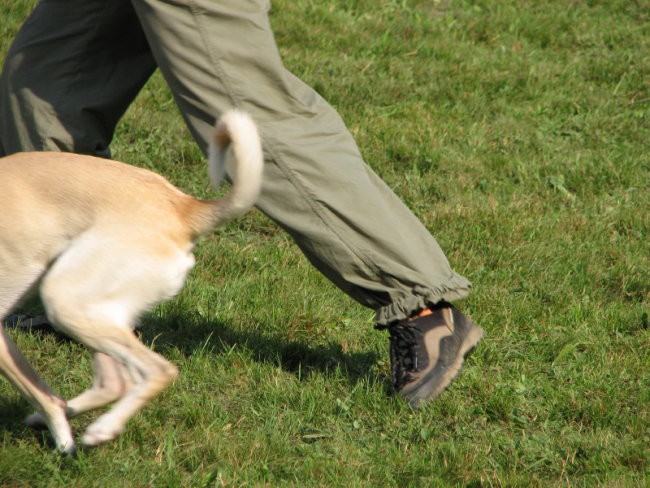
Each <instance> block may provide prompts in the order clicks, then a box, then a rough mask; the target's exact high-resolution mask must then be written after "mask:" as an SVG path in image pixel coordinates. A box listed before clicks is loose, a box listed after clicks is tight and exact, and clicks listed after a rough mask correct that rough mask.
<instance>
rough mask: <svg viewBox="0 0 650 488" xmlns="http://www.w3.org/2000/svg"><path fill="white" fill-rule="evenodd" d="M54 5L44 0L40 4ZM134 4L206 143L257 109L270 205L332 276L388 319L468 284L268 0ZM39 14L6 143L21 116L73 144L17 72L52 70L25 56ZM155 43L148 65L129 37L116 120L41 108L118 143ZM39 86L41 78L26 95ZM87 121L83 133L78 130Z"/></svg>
mask: <svg viewBox="0 0 650 488" xmlns="http://www.w3.org/2000/svg"><path fill="white" fill-rule="evenodd" d="M48 3H50V2H48V1H47V0H44V1H43V2H42V3H41V4H39V7H41V8H42V6H43V5H44V4H48ZM52 3H55V2H52ZM82 3H84V2H82ZM101 3H102V4H104V2H101ZM106 3H109V4H112V3H113V2H106ZM118 3H120V5H121V4H122V2H118ZM132 3H133V6H134V7H135V11H136V12H137V16H138V19H139V22H140V25H141V27H142V29H143V31H144V33H145V35H146V39H147V41H148V47H150V49H151V53H153V57H154V59H155V62H156V63H157V64H158V66H159V67H160V69H161V71H162V73H163V76H164V77H165V79H166V81H167V83H168V84H169V86H170V88H171V90H172V92H173V94H174V97H175V99H176V102H177V103H178V106H179V108H180V110H181V112H182V114H183V117H184V118H185V121H186V122H187V124H188V127H189V128H190V131H191V132H192V134H193V135H194V137H195V138H196V140H197V142H198V143H199V145H200V146H201V148H202V149H203V150H204V151H205V149H206V147H207V141H208V138H209V135H210V133H211V130H212V126H213V124H214V121H215V119H216V118H217V117H218V116H219V115H220V114H221V113H223V111H225V110H226V109H228V108H231V107H238V108H241V109H244V110H246V111H248V112H249V113H251V115H252V116H253V118H254V119H255V121H256V122H257V124H258V125H259V127H260V132H261V134H262V139H263V144H264V151H265V155H266V159H267V163H268V164H267V165H266V168H265V179H264V186H263V191H262V195H261V198H260V201H259V204H258V206H259V208H260V209H261V210H262V211H263V212H265V213H266V214H267V215H269V216H270V217H271V218H272V219H274V220H275V221H276V222H277V223H278V224H279V225H280V226H282V227H283V228H284V229H285V230H287V231H288V232H289V233H290V235H292V237H293V238H294V239H295V241H296V242H297V244H298V246H299V247H300V248H301V250H302V251H303V252H304V253H305V255H306V256H307V258H308V259H309V260H310V262H312V263H313V264H314V266H316V267H317V269H319V270H320V271H321V272H322V273H324V274H325V276H327V277H328V278H329V279H330V280H331V281H332V282H334V283H335V284H336V285H337V286H338V287H339V288H341V289H342V290H343V291H345V292H346V293H348V294H349V295H350V296H352V297H353V298H354V299H356V300H357V301H358V302H359V303H361V304H363V305H365V306H367V307H371V308H373V309H376V310H377V321H378V323H379V324H387V323H390V322H392V321H394V320H399V319H402V318H405V317H407V316H408V315H410V314H411V313H412V312H413V311H415V310H417V309H421V308H423V307H425V306H427V305H430V304H433V303H436V302H438V301H440V300H448V301H453V300H455V299H458V298H462V297H464V296H465V295H467V294H468V292H469V289H470V284H469V282H468V281H467V280H466V279H465V278H463V277H462V276H459V275H458V274H456V273H455V272H454V271H453V270H452V269H451V268H450V266H449V263H448V262H447V259H446V258H445V256H444V254H443V252H442V250H441V249H440V247H439V246H438V244H437V243H436V241H435V240H434V239H433V237H432V236H431V235H430V234H429V232H428V231H427V230H426V229H425V228H424V226H423V225H422V224H421V223H420V222H419V221H418V220H417V219H416V218H415V216H414V215H413V214H412V213H411V212H410V211H409V210H408V208H406V206H405V205H404V204H403V203H402V202H401V201H400V200H399V199H398V198H397V197H396V196H395V195H394V194H393V192H392V191H391V190H390V189H389V188H388V187H387V186H386V185H385V184H384V183H383V182H382V181H381V180H380V179H379V178H378V177H377V176H376V175H375V174H374V173H373V172H372V170H371V169H370V168H369V167H368V166H367V165H366V164H365V163H364V162H363V160H362V158H361V156H360V154H359V151H358V148H357V147H356V144H355V143H354V141H353V139H352V137H351V135H350V134H349V132H348V130H347V129H346V127H345V125H344V123H343V122H342V120H341V119H340V117H339V116H338V114H337V113H336V111H335V110H334V109H333V108H332V107H330V106H329V105H328V104H327V103H326V102H325V101H324V100H323V99H322V98H321V97H320V96H319V95H318V94H317V93H315V92H314V91H313V90H312V89H311V88H309V87H308V86H306V85H305V84H304V83H302V82H301V81H300V80H298V79H297V78H295V77H294V76H293V75H291V74H290V73H289V72H288V71H286V70H285V69H284V67H283V65H282V62H281V59H280V56H279V53H278V51H277V48H276V46H275V41H274V38H273V34H272V32H271V28H270V25H269V22H268V9H269V3H268V1H265V0H220V1H210V0H193V1H181V0H132ZM37 10H38V8H37ZM68 10H69V9H66V12H67V11H68ZM35 14H36V12H35ZM35 14H34V15H32V17H30V19H32V21H31V23H32V24H36V26H34V25H32V26H30V27H29V28H25V29H24V30H25V31H27V32H26V33H24V32H23V31H21V35H19V36H18V39H17V43H18V40H21V39H22V42H21V43H18V47H16V48H15V49H14V48H12V52H13V54H12V55H10V56H9V61H8V62H9V63H10V68H13V69H10V70H9V72H10V73H13V76H9V77H8V80H5V79H4V78H3V83H2V85H3V87H2V98H0V100H1V102H0V103H2V106H0V109H2V112H3V113H4V112H5V107H4V105H5V104H6V102H5V99H10V100H15V99H17V100H18V101H16V102H15V106H14V105H12V106H11V107H10V109H11V110H9V112H10V115H9V116H7V117H5V116H4V115H3V118H2V119H0V122H1V123H2V125H3V130H2V132H0V140H1V141H2V145H3V146H4V145H5V144H6V143H5V140H6V136H5V134H4V132H5V128H6V126H7V121H8V120H11V119H12V118H15V119H19V123H18V124H16V125H17V126H20V129H18V131H21V132H25V133H27V134H29V136H28V137H25V136H24V137H23V138H22V139H23V140H24V142H22V141H21V142H20V144H26V143H31V142H32V141H33V140H34V139H39V138H43V139H45V140H48V141H53V142H54V143H53V144H50V145H49V146H47V148H54V149H57V148H58V149H62V148H63V146H62V145H59V144H57V143H58V140H57V137H61V138H63V136H56V137H55V136H52V135H50V134H51V133H53V132H56V131H54V130H49V129H51V128H48V124H49V122H48V123H45V124H40V125H41V129H40V130H36V129H34V128H33V127H34V126H36V125H38V124H31V125H30V124H28V123H26V120H27V119H29V112H30V110H31V108H30V107H29V104H28V103H26V102H25V100H26V99H27V98H34V97H28V96H26V95H25V92H22V93H21V92H20V88H21V87H20V86H17V85H16V83H15V79H14V77H16V75H15V73H16V72H21V73H22V74H23V75H26V74H29V75H30V76H27V78H28V79H30V80H31V79H32V78H35V77H37V76H38V75H39V74H40V76H45V77H46V74H45V72H43V71H40V70H39V73H32V72H30V70H29V69H28V68H26V67H25V66H19V67H20V69H16V68H15V65H14V64H13V63H15V62H17V61H16V60H17V59H18V58H20V56H19V53H21V52H23V51H26V50H29V49H28V48H29V46H30V43H31V42H37V41H38V39H39V38H42V37H47V36H46V35H45V33H46V32H49V31H48V28H50V27H51V26H50V23H51V20H49V19H48V17H47V16H45V15H40V16H38V17H35ZM61 22H62V23H64V20H63V19H62V20H61ZM29 23H30V22H29V21H28V24H29ZM135 30H136V31H137V29H135ZM79 35H81V34H79ZM148 47H147V49H144V48H143V49H142V50H141V52H140V58H139V60H140V62H141V63H142V60H145V59H146V60H148V63H147V64H145V63H142V64H143V66H146V67H147V69H146V70H145V69H142V67H140V69H136V68H137V66H136V65H137V64H138V63H137V62H136V61H135V59H136V58H138V56H135V55H136V53H138V50H137V49H130V48H129V46H125V48H126V50H127V51H129V53H130V55H131V56H133V58H130V57H129V56H127V58H129V59H133V62H132V63H131V66H130V67H131V68H133V73H132V79H133V82H132V83H130V84H128V85H125V84H118V83H115V86H107V87H105V92H104V95H105V98H104V100H106V101H108V102H110V100H114V101H115V102H116V104H109V105H111V106H113V107H116V108H115V110H114V111H113V112H112V113H109V114H108V116H106V114H105V112H103V111H99V112H101V113H102V117H100V118H99V120H103V117H106V119H107V121H106V122H103V123H99V122H98V121H95V122H96V123H95V124H91V125H90V127H85V128H86V129H87V130H83V129H84V126H83V124H81V122H80V119H81V115H82V114H85V113H87V112H90V113H92V114H93V115H96V113H97V112H98V110H93V109H90V110H73V111H72V115H71V116H69V117H66V115H68V114H66V113H64V112H62V111H60V110H59V109H57V110H55V111H54V112H53V113H52V114H48V113H47V110H45V111H43V113H38V114H36V115H35V116H34V117H35V118H39V119H42V118H45V119H46V117H47V116H48V115H50V116H51V118H52V119H54V120H55V121H56V123H57V124H60V126H61V130H59V131H58V132H60V133H61V134H65V135H67V137H68V139H69V144H70V145H71V147H72V148H73V149H74V150H75V151H78V152H92V151H97V147H100V148H103V147H107V145H108V143H109V142H110V135H112V130H113V128H114V125H115V123H116V120H117V118H119V115H121V113H122V112H123V110H124V108H125V107H126V105H128V103H127V102H130V101H131V99H132V97H133V96H134V93H135V92H137V89H139V88H140V86H141V85H142V83H144V80H145V79H146V77H148V76H149V74H150V70H151V69H153V68H152V66H153V65H152V62H151V59H150V54H149V51H148ZM68 57H69V58H75V57H76V56H68ZM33 59H34V61H37V60H38V59H36V58H33ZM36 64H37V65H38V64H39V63H36ZM107 64H108V70H109V71H110V70H111V67H112V69H116V66H118V65H120V64H122V65H123V66H125V64H124V62H123V61H122V60H121V59H120V60H117V59H115V58H112V59H107ZM5 70H7V68H6V67H5ZM99 72H101V70H98V69H97V70H96V71H93V70H92V69H90V70H89V72H88V73H86V72H85V71H84V73H83V78H84V79H85V80H87V82H88V83H90V80H93V79H95V77H97V76H99ZM123 74H124V73H123ZM133 75H135V76H133ZM17 78H21V77H17ZM123 78H124V77H123V76H122V77H120V79H123ZM95 82H97V81H95ZM31 83H32V84H33V85H38V83H36V82H34V81H32V82H31ZM126 87H128V89H127V88H126ZM41 88H42V87H41ZM33 92H34V88H32V89H31V91H27V92H26V93H27V94H28V95H31V94H32V93H33ZM16 93H18V95H16ZM43 93H44V95H41V96H39V97H37V98H38V99H39V100H40V99H41V98H43V99H44V100H45V101H46V104H44V105H46V106H49V105H51V104H52V103H53V102H52V100H59V101H60V100H61V98H63V99H64V100H66V101H67V102H66V103H72V104H74V105H75V106H77V105H79V104H80V103H81V102H80V101H79V100H80V97H79V96H78V95H79V93H77V92H70V91H65V90H64V88H63V87H59V89H58V90H57V89H52V90H43ZM66 97H68V98H66ZM83 100H84V101H86V102H87V100H85V99H83ZM55 105H56V104H55ZM102 107H103V108H104V105H102ZM46 120H47V119H46ZM27 122H29V121H28V120H27ZM55 127H56V124H55ZM79 127H80V128H81V129H82V130H81V131H75V130H74V129H76V128H79ZM101 129H103V130H101ZM89 135H91V136H92V137H90V138H89ZM98 136H102V137H98ZM95 139H96V140H97V141H99V142H97V141H96V140H95ZM79 141H84V143H83V144H82V143H81V142H79ZM5 151H6V152H9V151H8V150H7V148H5Z"/></svg>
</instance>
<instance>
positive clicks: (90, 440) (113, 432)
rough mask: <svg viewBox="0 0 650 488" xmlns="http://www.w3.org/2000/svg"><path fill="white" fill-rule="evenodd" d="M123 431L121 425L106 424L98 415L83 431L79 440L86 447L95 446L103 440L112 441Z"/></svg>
mask: <svg viewBox="0 0 650 488" xmlns="http://www.w3.org/2000/svg"><path fill="white" fill-rule="evenodd" d="M122 432H124V427H123V426H115V425H106V422H102V418H101V417H100V418H99V419H98V420H97V421H96V422H94V423H92V424H91V425H90V426H89V427H88V428H87V429H86V432H84V435H83V437H82V438H81V442H82V444H83V445H84V446H86V447H95V446H98V445H100V444H102V443H104V442H107V441H112V440H113V439H115V438H117V437H118V436H119V435H120V434H121V433H122Z"/></svg>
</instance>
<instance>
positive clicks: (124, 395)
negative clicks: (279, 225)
mask: <svg viewBox="0 0 650 488" xmlns="http://www.w3.org/2000/svg"><path fill="white" fill-rule="evenodd" d="M229 146H231V147H232V151H233V154H234V159H235V164H234V165H233V167H232V171H231V176H232V179H233V187H232V191H231V192H230V193H229V194H228V195H227V196H226V197H224V198H222V199H220V200H215V201H201V200H197V199H195V198H193V197H191V196H189V195H186V194H184V193H182V192H181V191H180V190H178V189H177V188H175V187H174V186H172V185H171V184H170V183H169V182H168V181H167V180H165V179H164V178H162V177H161V176H159V175H156V174H155V173H152V172H150V171H147V170H144V169H141V168H136V167H133V166H129V165H126V164H123V163H118V162H115V161H109V160H105V159H99V158H94V157H91V156H81V155H75V154H69V153H55V152H42V153H19V154H14V155H12V156H8V157H6V158H2V159H0V372H2V373H3V374H4V375H5V376H6V377H7V378H8V379H9V381H11V383H13V384H14V386H15V387H16V388H17V389H18V390H19V391H20V392H22V393H23V394H24V395H25V396H26V397H27V399H28V400H29V401H30V402H31V403H32V405H33V406H34V407H35V408H36V410H37V413H35V414H34V415H31V416H30V417H28V419H27V422H28V423H30V424H43V423H44V424H46V425H47V426H48V427H49V429H50V431H51V433H52V435H53V437H54V440H55V443H56V446H57V449H59V450H61V451H63V452H67V453H70V452H73V451H74V449H75V446H74V441H73V438H72V434H71V431H70V426H69V424H68V421H67V417H70V416H73V415H77V414H79V413H81V412H85V411H87V410H90V409H94V408H97V407H100V406H103V405H107V404H108V403H111V402H114V401H117V403H116V404H115V405H114V406H113V408H112V409H111V410H109V411H108V412H107V413H105V414H103V415H101V416H100V417H99V418H98V419H97V420H96V421H95V422H94V423H92V424H91V425H90V426H89V427H88V429H87V430H86V432H85V433H84V435H83V438H82V443H83V444H84V445H87V446H95V445H98V444H100V443H102V442H105V441H108V440H111V439H114V438H115V437H117V436H118V435H119V434H120V433H121V432H122V431H123V430H124V426H125V423H126V422H127V420H128V419H129V418H130V417H131V416H132V415H133V414H134V413H136V412H137V411H138V410H139V409H141V408H142V407H143V406H144V405H145V404H146V403H147V402H148V401H149V400H150V399H151V398H152V397H153V396H155V395H156V394H157V393H159V392H160V391H161V390H163V389H164V388H165V387H166V386H167V385H168V384H169V383H170V382H171V381H172V380H173V379H174V378H175V377H176V375H177V369H176V367H175V366H173V365H172V364H171V363H169V362H168V361H166V360H165V359H164V358H162V357H161V356H159V355H158V354H156V353H154V352H153V351H151V350H150V349H149V348H147V347H145V346H144V345H143V344H142V343H141V342H139V341H138V340H137V338H136V336H135V335H134V333H133V328H134V324H135V321H136V319H137V317H138V316H139V315H140V314H142V313H143V312H145V311H146V310H148V309H149V308H150V307H151V306H153V305H154V304H155V303H157V302H160V301H162V300H165V299H168V298H170V297H172V296H174V295H175V294H176V293H178V292H179V291H180V289H181V288H182V286H183V284H184V282H185V277H186V275H187V273H188V271H189V270H190V269H191V268H192V266H193V265H194V256H193V255H192V247H193V245H194V242H195V240H196V239H197V238H198V237H199V235H201V234H203V233H205V232H207V231H209V230H211V229H212V228H213V227H214V226H216V225H218V224H220V223H222V222H224V221H225V220H227V219H230V218H233V217H236V216H238V215H240V214H242V213H244V212H246V211H247V210H249V209H250V208H251V206H252V205H253V204H254V203H255V201H256V199H257V197H258V195H259V192H260V187H261V181H262V168H263V156H262V149H261V143H260V138H259V135H258V133H257V129H256V127H255V125H254V124H253V122H252V120H251V119H250V118H249V117H248V116H247V115H245V114H243V113H241V112H236V111H233V112H229V113H227V114H225V115H224V116H223V117H222V119H221V120H220V121H219V123H218V124H217V127H216V130H215V136H214V142H213V144H212V147H211V151H210V158H209V160H210V161H209V171H210V178H211V181H212V183H213V184H215V185H217V184H219V182H220V180H221V178H222V176H223V174H224V171H225V169H224V166H225V159H226V150H227V149H228V147H229ZM35 236H36V238H35ZM37 286H40V294H41V299H42V301H43V304H44V306H45V308H46V311H47V315H48V318H49V320H50V321H51V322H52V324H53V325H54V326H55V327H56V329H58V330H60V331H61V332H64V333H65V334H67V335H69V336H71V337H73V338H74V339H76V340H78V341H79V342H81V343H82V344H85V345H86V346H87V347H88V348H90V350H91V351H93V353H94V355H93V365H94V376H95V378H94V382H93V386H92V387H91V388H90V389H89V390H88V391H86V392H84V393H82V394H81V395H79V396H78V397H76V398H74V399H72V400H70V401H68V402H65V401H64V400H62V399H61V398H59V397H58V396H57V395H55V394H54V393H53V392H52V391H51V390H50V388H49V387H48V386H47V384H45V382H44V381H43V380H41V379H40V378H39V377H38V375H37V374H36V373H35V372H34V370H33V369H32V368H31V366H30V365H29V363H28V362H27V360H26V359H25V358H24V357H23V355H22V354H21V353H20V351H19V350H18V349H17V347H16V345H15V344H14V343H13V342H12V341H11V339H10V338H9V337H8V335H7V334H6V332H5V331H4V330H3V329H2V325H1V324H2V319H4V317H5V316H6V315H7V314H8V313H9V311H10V310H11V309H12V308H13V307H14V306H15V305H16V304H17V303H18V302H19V301H20V299H21V298H22V297H23V296H25V295H26V294H27V293H28V292H29V291H30V290H33V289H34V288H35V287H37Z"/></svg>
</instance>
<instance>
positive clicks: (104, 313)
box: [41, 235, 194, 446]
mask: <svg viewBox="0 0 650 488" xmlns="http://www.w3.org/2000/svg"><path fill="white" fill-rule="evenodd" d="M143 247H144V246H143V242H142V240H139V241H137V242H135V243H131V242H129V241H128V239H126V238H124V239H121V240H119V241H115V240H110V249H111V251H112V252H111V253H106V252H105V249H106V248H107V245H105V241H103V236H101V235H99V236H92V235H87V236H85V239H84V241H79V242H78V243H76V245H75V247H74V248H69V249H68V250H67V251H66V254H64V255H62V256H61V257H60V259H59V260H58V261H57V263H55V265H54V266H53V268H52V269H51V270H50V272H49V273H48V275H47V276H46V277H45V278H44V280H43V283H42V286H41V297H42V299H43V304H44V305H45V308H46V310H47V312H48V317H49V318H50V320H51V321H52V323H53V325H54V326H55V327H56V328H57V329H59V330H61V331H62V332H64V333H66V334H67V335H69V336H71V337H73V338H74V339H76V340H78V341H79V342H81V343H82V344H84V345H86V346H87V347H88V348H89V349H90V350H91V351H93V352H95V353H103V354H105V355H107V356H110V357H111V358H112V360H114V361H115V362H117V363H120V365H122V367H123V368H124V370H126V371H128V373H129V377H130V379H131V381H132V382H133V384H132V386H131V388H130V389H129V390H128V391H126V392H125V394H124V395H123V396H122V397H121V398H119V400H118V401H117V402H116V403H115V404H114V405H113V407H112V408H111V410H109V411H108V412H106V413H105V414H103V415H101V416H100V417H99V418H98V419H97V420H96V421H95V422H94V423H92V424H91V425H90V426H89V427H88V429H87V430H86V433H85V434H84V436H83V443H84V444H85V445H88V446H95V445H98V444H101V443H102V442H105V441H108V440H111V439H114V438H116V437H117V436H118V435H119V434H120V433H121V432H122V431H123V430H124V427H125V424H126V422H127V421H128V420H129V418H131V416H133V414H135V413H136V412H137V411H138V410H140V409H141V408H142V407H143V406H144V405H145V404H146V403H147V402H148V401H149V400H150V399H151V398H153V397H154V396H155V395H157V394H158V393H159V392H160V391H162V390H163V389H164V388H165V387H166V386H167V385H169V383H171V381H173V379H174V378H175V377H176V375H177V374H178V372H177V369H176V367H175V366H174V365H172V364H171V363H170V362H168V361H166V360H165V359H164V358H163V357H162V356H160V355H158V354H156V353H154V352H153V351H152V350H150V349H149V348H147V347H146V346H145V345H144V344H142V343H141V342H140V341H139V340H138V338H137V337H136V336H135V334H134V333H133V325H134V322H135V320H136V318H137V317H138V316H139V315H140V314H141V313H142V312H144V311H145V310H147V309H148V308H149V307H150V306H151V305H153V304H154V303H157V302H159V301H161V300H164V299H166V298H169V297H171V296H173V295H174V294H176V293H177V292H178V291H179V290H180V288H181V286H182V285H183V282H184V280H185V276H186V274H187V271H188V270H189V269H190V268H191V265H192V264H193V263H194V260H193V258H192V256H191V255H188V254H187V253H183V252H181V251H179V250H178V249H177V247H174V246H173V245H170V246H169V247H168V248H166V247H165V242H164V241H162V240H161V239H160V236H158V237H157V238H156V239H155V241H154V242H152V244H151V246H150V247H146V248H145V249H144V250H141V249H142V248H143ZM151 248H153V249H154V250H155V251H156V252H151V251H150V249H151ZM136 251H137V252H136ZM100 369H102V370H103V367H102V368H100ZM76 403H78V405H77V406H80V405H81V404H82V403H83V402H81V401H79V402H76Z"/></svg>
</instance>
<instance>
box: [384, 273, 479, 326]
mask: <svg viewBox="0 0 650 488" xmlns="http://www.w3.org/2000/svg"><path fill="white" fill-rule="evenodd" d="M471 289H472V284H471V283H470V282H469V281H467V280H466V279H465V278H463V277H462V276H460V275H454V276H452V277H451V278H450V280H449V281H448V282H447V283H446V284H445V285H442V286H441V287H439V288H436V289H430V288H420V287H416V288H414V289H413V290H412V293H411V294H410V295H407V296H404V297H402V298H400V299H398V300H395V301H394V302H393V303H391V304H389V305H386V306H384V307H381V308H379V309H378V310H377V313H376V316H375V320H376V322H377V328H379V329H382V328H385V327H388V326H389V325H391V324H393V323H395V322H398V321H400V320H405V319H407V318H409V317H412V316H413V315H414V314H415V313H417V312H419V311H420V310H423V309H425V308H427V307H430V306H433V305H435V304H436V303H438V302H441V301H445V302H454V301H456V300H460V299H461V298H465V297H466V296H467V295H469V293H470V291H471Z"/></svg>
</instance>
